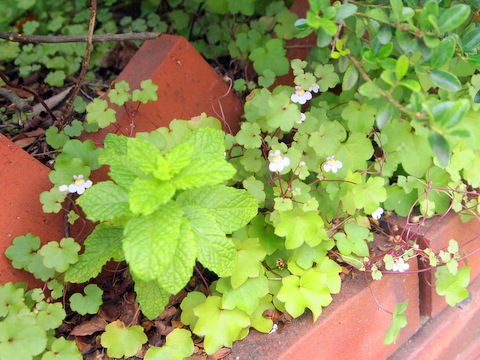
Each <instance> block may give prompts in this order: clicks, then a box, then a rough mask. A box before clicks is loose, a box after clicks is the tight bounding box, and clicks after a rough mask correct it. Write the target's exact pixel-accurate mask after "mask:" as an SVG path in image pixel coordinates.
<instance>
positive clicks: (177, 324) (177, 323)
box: [172, 320, 185, 329]
mask: <svg viewBox="0 0 480 360" xmlns="http://www.w3.org/2000/svg"><path fill="white" fill-rule="evenodd" d="M172 326H173V327H174V328H175V329H181V328H183V327H184V326H185V324H183V323H182V322H181V321H177V320H172Z"/></svg>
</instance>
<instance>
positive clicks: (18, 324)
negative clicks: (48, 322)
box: [0, 315, 47, 360]
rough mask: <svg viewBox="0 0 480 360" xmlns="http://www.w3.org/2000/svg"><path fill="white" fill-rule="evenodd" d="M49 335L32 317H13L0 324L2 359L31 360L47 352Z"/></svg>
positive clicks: (0, 352) (0, 351)
mask: <svg viewBox="0 0 480 360" xmlns="http://www.w3.org/2000/svg"><path fill="white" fill-rule="evenodd" d="M46 345H47V334H46V332H45V330H44V329H42V328H41V327H40V326H38V325H37V324H36V323H35V320H34V318H33V317H32V316H22V317H20V316H17V315H11V316H8V317H7V318H6V319H4V320H3V321H2V322H0V354H1V355H0V356H1V359H2V360H3V359H5V360H7V359H31V358H32V356H35V355H38V354H40V353H41V352H43V351H44V350H45V347H46Z"/></svg>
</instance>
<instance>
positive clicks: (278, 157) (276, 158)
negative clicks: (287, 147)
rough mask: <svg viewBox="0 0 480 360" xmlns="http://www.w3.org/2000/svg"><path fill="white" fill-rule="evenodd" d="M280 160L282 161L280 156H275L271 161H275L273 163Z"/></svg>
mask: <svg viewBox="0 0 480 360" xmlns="http://www.w3.org/2000/svg"><path fill="white" fill-rule="evenodd" d="M280 160H282V157H281V156H280V155H277V156H274V157H273V161H275V162H276V161H280Z"/></svg>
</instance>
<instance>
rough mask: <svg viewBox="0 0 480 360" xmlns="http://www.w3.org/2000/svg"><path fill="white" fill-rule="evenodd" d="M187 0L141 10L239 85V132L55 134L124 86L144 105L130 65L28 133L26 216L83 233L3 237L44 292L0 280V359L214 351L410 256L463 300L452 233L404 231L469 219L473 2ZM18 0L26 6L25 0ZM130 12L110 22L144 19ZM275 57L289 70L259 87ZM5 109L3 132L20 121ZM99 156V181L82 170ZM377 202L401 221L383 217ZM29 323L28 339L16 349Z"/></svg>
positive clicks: (119, 99) (185, 128)
mask: <svg viewBox="0 0 480 360" xmlns="http://www.w3.org/2000/svg"><path fill="white" fill-rule="evenodd" d="M193 3H195V4H197V6H196V7H187V6H184V5H182V4H181V2H175V1H170V2H167V3H166V4H167V5H165V4H163V5H162V6H167V7H169V10H170V11H169V12H168V15H165V20H158V19H157V20H158V21H165V24H167V25H168V26H169V27H171V28H172V29H173V30H174V32H175V33H178V34H181V35H184V36H189V37H191V39H192V41H193V42H194V44H195V45H196V46H197V48H198V49H199V50H200V51H202V53H203V54H204V56H205V57H206V58H207V59H210V60H211V61H212V64H214V65H216V66H217V67H218V68H219V69H220V68H221V69H223V70H224V71H226V75H230V76H231V77H230V80H229V81H231V82H232V89H233V90H235V91H237V92H238V93H239V95H244V98H245V111H244V118H245V121H244V122H242V124H241V126H240V131H239V132H238V133H237V134H231V133H228V132H224V131H222V126H221V125H222V121H224V120H225V119H215V118H212V117H208V116H206V115H205V114H201V115H200V114H199V117H197V118H195V119H193V120H173V119H172V122H171V123H170V125H169V127H168V128H167V127H164V128H159V129H158V130H156V131H152V132H150V133H137V134H134V133H133V127H132V129H130V130H131V131H130V136H123V135H114V134H109V135H108V136H107V137H106V138H105V142H104V144H103V146H102V147H96V146H95V145H94V144H93V142H92V141H90V140H87V141H83V142H82V141H80V140H78V139H75V137H76V136H78V135H80V133H81V132H82V131H84V130H88V131H95V130H96V129H99V128H106V127H108V126H109V125H110V124H112V123H114V122H115V121H116V117H115V111H114V110H113V109H111V108H110V107H109V106H108V105H109V103H113V104H115V105H117V106H124V105H125V104H126V103H127V102H130V101H133V102H136V103H137V104H138V106H137V107H136V109H137V110H135V111H138V110H139V109H141V106H142V104H145V103H147V102H149V101H159V99H158V98H157V95H156V94H157V92H156V91H157V87H156V85H155V84H154V83H153V82H152V81H151V80H148V79H145V80H144V81H143V82H142V83H141V88H140V89H136V90H133V91H132V90H131V89H130V86H129V84H127V83H125V82H117V83H116V84H115V85H113V86H112V88H111V89H110V91H109V92H108V96H103V98H95V99H92V100H91V101H90V102H89V103H88V105H86V106H84V108H85V113H86V116H85V119H83V118H82V116H80V115H77V119H74V120H72V121H69V122H68V123H67V122H62V121H60V122H58V123H55V126H51V127H49V128H48V130H46V132H45V137H46V144H47V145H48V146H49V147H50V149H53V150H56V151H57V152H56V156H55V159H54V164H53V171H52V172H51V174H50V179H51V181H52V189H51V190H50V191H47V192H45V193H43V194H42V195H41V197H40V201H41V202H42V204H43V208H44V211H45V212H54V213H58V212H61V211H62V212H65V213H66V214H68V216H67V219H68V222H69V223H70V224H73V223H75V222H82V221H84V220H82V218H81V214H82V213H84V214H85V217H86V218H87V219H89V220H91V221H93V222H95V229H94V230H93V232H92V233H91V234H90V235H89V236H88V237H87V239H86V240H85V242H84V244H83V245H84V250H83V252H81V251H80V249H81V248H80V245H79V244H78V243H77V242H75V239H73V238H71V237H69V236H66V237H65V238H64V239H62V240H61V241H60V242H59V243H57V242H49V243H47V244H46V245H44V246H42V247H40V241H39V239H38V238H36V237H35V235H34V234H26V235H25V236H21V237H17V238H16V239H15V240H14V242H13V244H12V246H11V247H10V248H9V249H8V250H7V252H6V256H7V257H9V258H10V259H11V260H12V264H13V266H14V267H15V268H19V269H25V270H27V271H29V272H31V273H32V274H34V275H35V277H36V278H38V279H41V280H42V281H44V282H45V288H44V289H35V290H31V291H26V290H25V287H24V286H23V285H18V284H17V285H13V284H6V285H4V286H2V287H1V288H0V300H1V302H0V317H1V320H2V322H1V323H0V359H3V358H4V357H5V356H7V355H8V354H12V353H15V354H16V353H19V351H20V349H21V353H22V355H23V356H24V358H25V359H31V358H34V357H35V356H41V358H42V359H49V358H54V356H64V357H65V358H66V357H67V356H71V357H70V358H74V357H77V358H81V354H83V355H84V356H85V357H88V356H96V355H98V353H99V352H100V351H103V349H104V351H105V352H106V354H107V355H108V356H109V357H114V358H121V357H124V356H126V357H133V356H137V357H143V358H145V359H156V358H162V359H181V358H184V357H188V356H190V355H191V354H192V353H194V352H197V353H198V352H200V351H202V349H203V350H204V351H205V352H206V353H207V354H210V355H212V354H216V355H215V356H217V358H218V357H221V356H222V355H225V354H226V353H228V351H226V350H225V347H231V346H232V344H233V342H234V341H236V340H240V339H242V338H243V337H245V336H246V335H247V334H248V332H249V331H250V329H252V328H254V329H256V330H258V331H260V332H264V333H272V332H275V331H277V329H278V327H279V326H281V325H282V324H284V323H285V322H288V321H289V320H290V319H291V318H292V317H293V318H295V317H298V316H300V315H301V314H303V313H304V312H305V311H306V310H307V309H308V310H309V311H310V312H311V314H312V319H313V320H314V321H315V320H316V319H317V318H318V316H319V315H320V314H321V312H322V309H323V308H324V307H326V306H328V305H329V304H330V302H331V301H332V294H336V293H338V292H340V291H341V284H342V281H341V279H342V276H344V275H342V274H343V273H344V272H348V271H355V272H357V271H363V272H365V273H366V274H367V275H368V276H371V277H372V278H373V279H375V280H379V279H381V277H382V276H383V274H385V273H403V272H408V271H410V264H412V263H413V262H414V261H418V262H419V266H420V268H421V270H420V271H426V270H429V269H434V268H436V271H435V277H436V283H435V287H436V290H437V292H438V294H440V295H442V296H445V300H446V302H447V303H448V304H449V305H450V306H455V305H456V304H457V303H459V302H461V301H462V300H464V299H466V298H467V297H468V296H469V294H468V290H467V289H466V287H467V286H468V283H469V280H470V269H469V268H468V267H459V261H461V260H463V259H464V258H465V257H467V256H468V254H464V253H463V252H462V250H461V249H459V246H458V243H457V242H456V241H455V239H452V240H451V241H450V243H449V246H448V247H447V248H445V249H442V250H440V251H434V250H432V249H430V248H429V246H428V244H424V243H423V242H420V241H419V239H420V237H419V236H418V232H419V231H420V229H421V227H422V226H424V225H425V224H431V223H433V224H435V222H436V221H438V219H441V218H442V217H443V216H445V214H447V213H449V212H452V211H453V212H457V213H459V216H460V217H461V219H462V220H463V221H478V195H479V194H478V192H477V190H476V189H477V188H478V186H479V182H480V170H479V169H480V166H477V165H478V164H477V162H478V161H479V160H478V158H479V157H478V153H479V151H480V143H479V140H478V134H479V133H480V132H479V130H480V129H478V125H477V123H478V122H477V121H476V117H477V113H478V110H479V108H480V106H479V104H478V103H479V102H480V95H479V93H480V77H479V75H478V74H477V72H478V71H477V69H478V66H479V64H480V62H479V56H478V54H477V48H478V46H479V45H480V30H479V27H478V26H477V23H476V13H475V10H476V6H477V4H476V2H475V1H472V2H469V3H468V4H464V3H456V2H437V1H434V0H428V1H415V0H409V1H401V0H390V1H366V2H357V1H347V2H344V3H340V2H335V3H333V4H331V3H330V1H322V0H311V1H310V2H309V5H310V10H309V11H308V12H307V14H306V17H305V18H304V19H303V18H301V19H298V17H297V16H296V15H294V14H292V13H290V12H289V11H288V10H287V5H290V4H289V3H284V2H282V1H276V2H267V1H248V2H241V5H240V3H237V2H234V1H228V0H226V1H205V2H193ZM19 4H21V5H20V8H19V9H17V10H18V11H20V12H21V11H23V10H27V9H30V8H32V9H33V10H35V11H34V13H39V14H43V13H41V12H39V11H40V10H38V9H37V8H34V7H33V6H40V5H38V4H36V2H21V3H19ZM29 4H35V5H30V7H28V5H29ZM78 4H79V5H78V6H81V5H83V8H82V9H85V5H86V4H85V3H83V4H82V3H81V2H79V3H78ZM114 4H115V2H114V1H110V2H108V3H105V4H103V5H104V6H105V8H107V7H108V6H111V5H114ZM156 5H158V6H160V4H156ZM22 6H24V7H26V8H22ZM17 7H18V5H17ZM151 7H155V2H142V7H141V8H140V10H141V11H144V12H145V14H146V13H147V10H148V9H149V8H151ZM22 9H23V10H22ZM12 11H13V10H12ZM37 16H39V18H40V15H37ZM42 16H43V15H42ZM45 16H46V15H45ZM49 16H50V15H49ZM85 16H86V15H85ZM105 16H106V15H105ZM148 16H150V18H152V17H153V16H152V15H147V19H148ZM162 16H163V15H162ZM87 18H88V17H87ZM160 19H162V17H160ZM245 20H248V21H247V22H245ZM142 21H144V22H145V21H147V20H145V19H143V18H139V20H138V21H137V20H133V19H125V18H123V19H122V20H120V23H123V24H124V25H125V24H131V26H132V29H134V30H135V29H137V28H136V27H138V30H144V28H140V25H139V24H141V23H142ZM0 24H7V25H8V24H9V22H8V21H7V20H3V23H1V22H0ZM133 24H135V25H133ZM207 24H208V25H207ZM28 26H31V27H32V26H33V25H31V24H30V25H28ZM28 26H27V28H28ZM102 26H103V25H102ZM224 28H227V29H228V30H229V31H223V30H222V29H224ZM82 29H83V30H84V31H85V29H86V28H85V27H83V28H82ZM274 34H275V35H274ZM312 34H313V35H314V36H316V40H315V41H316V45H315V46H313V47H312V48H311V49H310V52H309V56H308V57H307V58H306V59H293V60H292V61H289V60H288V59H287V57H286V53H287V46H288V45H287V43H286V40H289V39H292V38H294V37H299V38H302V37H306V36H312ZM8 44H10V43H8ZM9 47H11V48H12V49H13V50H11V51H12V54H13V52H16V55H19V54H24V52H25V51H27V52H28V51H30V50H28V49H29V48H27V49H23V48H21V49H20V47H18V48H17V47H16V45H9ZM9 49H10V48H9ZM20 51H21V52H20ZM78 55H79V56H80V52H79V53H78ZM22 56H23V55H22ZM19 57H21V56H20V55H19ZM17 58H18V57H17ZM3 59H4V60H8V59H9V58H8V57H7V58H3ZM15 61H16V60H15ZM50 61H51V59H50V58H49V59H46V60H45V62H44V63H43V64H44V65H45V66H46V64H49V63H50ZM226 64H229V65H228V66H227V65H226ZM17 65H18V64H17ZM29 66H32V64H30V65H29ZM40 66H43V65H40ZM47 67H48V66H47ZM252 68H253V70H254V72H255V74H253V73H252ZM290 69H291V71H292V72H293V82H292V83H288V84H277V83H276V81H278V78H279V77H280V76H283V75H286V74H287V73H288V72H289V70H290ZM37 70H38V69H37V68H31V69H30V70H29V71H37ZM17 71H18V72H19V74H20V75H22V74H23V75H25V74H24V73H22V71H26V70H21V69H18V70H17ZM62 71H65V70H62ZM49 74H50V73H49ZM48 76H53V75H46V77H45V81H47V78H48ZM7 81H8V80H7ZM47 83H48V81H47ZM54 85H55V84H54ZM242 92H243V94H242ZM107 99H108V100H107ZM81 104H82V102H81V101H78V102H77V107H76V108H77V109H78V110H83V109H82V106H81ZM135 111H134V113H132V114H130V115H131V117H132V119H133V123H134V120H135ZM6 114H7V115H6V116H7V119H6V123H9V124H10V127H11V128H13V129H17V130H18V128H19V127H18V126H13V125H12V124H13V123H14V121H17V124H18V119H19V118H22V116H20V117H18V116H17V117H16V118H15V119H17V120H14V118H13V116H11V115H10V114H9V113H8V111H6ZM9 116H10V117H9ZM53 150H52V151H53ZM102 165H108V167H109V180H107V181H102V182H98V183H93V182H92V181H91V180H90V175H91V172H92V171H95V170H97V169H98V168H100V167H101V166H102ZM396 215H398V216H402V217H405V218H406V220H405V223H404V226H403V228H398V227H395V226H393V225H392V222H391V221H390V219H392V218H393V217H394V216H396ZM429 226H430V225H429ZM375 237H377V238H378V237H383V238H384V239H386V240H385V244H384V245H383V246H382V249H383V251H382V252H381V253H380V254H379V253H377V252H375V253H374V252H372V251H371V248H370V247H369V244H371V243H372V242H373V241H374V238H375ZM111 259H113V260H115V261H117V262H119V263H120V264H121V269H118V268H117V271H116V274H115V277H114V279H113V280H111V281H112V282H111V283H105V282H102V280H99V279H96V278H97V276H98V275H99V273H100V272H101V271H102V267H103V266H104V265H105V264H106V263H107V262H108V261H109V260H111ZM398 276H401V274H399V275H398ZM75 284H81V285H75ZM112 285H114V286H112ZM46 289H49V292H47V291H46ZM119 294H121V295H123V298H122V300H119ZM120 297H121V296H120ZM14 299H17V300H18V301H19V302H18V301H16V300H15V301H14ZM60 299H61V300H62V302H56V300H60ZM15 304H16V305H15ZM18 304H20V305H18ZM62 304H63V305H64V306H62ZM138 304H139V305H138ZM407 306H408V302H407V301H406V302H403V303H400V304H398V305H397V306H396V307H395V308H394V309H389V310H390V311H391V313H392V323H391V326H390V328H389V330H388V332H387V333H386V335H385V339H384V341H385V344H390V343H393V342H395V340H396V338H397V336H398V334H399V332H400V331H401V329H402V328H403V327H405V325H406V323H407V321H408V319H407V318H406V315H405V311H406V309H407ZM118 308H121V309H122V310H121V312H122V313H123V315H118V314H115V312H116V311H118ZM2 309H3V310H2ZM177 309H180V310H181V313H180V312H178V311H177ZM65 310H67V311H68V316H69V318H66V317H67V312H66V311H65ZM98 314H101V315H102V316H99V315H98ZM279 314H283V315H282V316H280V315H279ZM45 318H46V319H48V321H47V320H45ZM65 319H66V321H63V320H65ZM62 321H63V324H62ZM69 322H70V323H75V324H78V326H77V327H74V328H72V327H71V326H70V327H69V326H68V323H69ZM165 323H167V325H165ZM82 324H83V327H82ZM85 324H87V325H85ZM87 327H88V329H85V328H87ZM26 328H28V331H27V330H24V329H26ZM31 329H35V330H36V331H40V332H41V333H42V334H44V335H42V336H41V337H39V338H38V341H36V342H35V343H31V344H27V345H26V344H25V343H26V342H28V341H27V340H28V339H29V338H30V336H31V335H30V331H32V330H31ZM54 329H57V330H56V336H57V337H54V336H53V335H54V332H53V330H54ZM95 334H97V335H100V340H99V344H95V342H94V341H91V338H93V336H94V335H95ZM192 334H193V335H192ZM88 336H91V338H90V340H87V339H86V337H88ZM192 336H193V338H192ZM65 337H70V339H73V338H75V340H76V342H77V346H78V347H79V348H80V350H79V349H78V348H77V347H75V346H74V345H73V343H72V342H71V341H69V340H66V339H65ZM12 339H13V340H12ZM158 345H161V346H158ZM4 354H5V355H4ZM5 358H7V357H5Z"/></svg>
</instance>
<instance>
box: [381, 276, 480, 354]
mask: <svg viewBox="0 0 480 360" xmlns="http://www.w3.org/2000/svg"><path fill="white" fill-rule="evenodd" d="M469 291H470V294H471V296H470V298H468V299H467V300H465V301H463V302H461V303H460V304H458V305H457V306H455V307H453V308H451V307H447V308H445V309H443V310H442V311H441V312H440V313H438V314H437V316H435V317H434V318H433V319H431V320H429V321H428V322H427V323H426V324H425V325H424V326H423V327H422V328H421V329H420V330H419V331H418V332H417V333H416V334H415V335H414V336H413V337H412V338H410V339H409V340H408V341H407V342H406V343H405V344H403V345H402V346H401V347H400V348H399V349H398V350H397V351H396V352H395V353H394V354H393V355H392V356H391V357H389V358H388V360H420V359H421V360H451V359H459V360H460V359H461V360H478V359H479V357H480V338H479V333H480V278H477V279H475V280H474V281H473V282H472V283H471V284H470V286H469Z"/></svg>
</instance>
